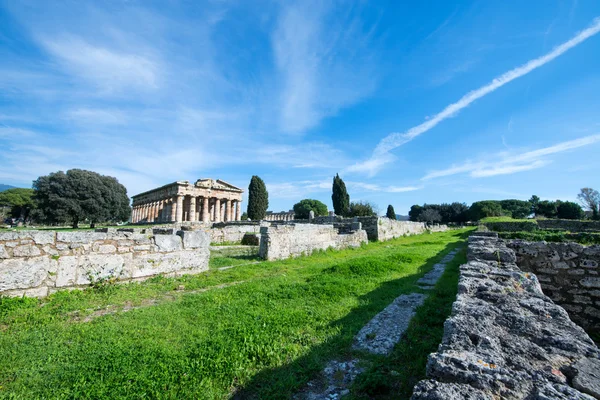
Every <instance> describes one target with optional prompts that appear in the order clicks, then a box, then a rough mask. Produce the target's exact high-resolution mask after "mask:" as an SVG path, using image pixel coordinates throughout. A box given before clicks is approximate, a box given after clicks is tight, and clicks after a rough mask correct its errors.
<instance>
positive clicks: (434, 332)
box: [352, 250, 467, 399]
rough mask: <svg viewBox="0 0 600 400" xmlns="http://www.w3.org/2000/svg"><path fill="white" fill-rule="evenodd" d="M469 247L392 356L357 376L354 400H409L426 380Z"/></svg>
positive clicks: (450, 267)
mask: <svg viewBox="0 0 600 400" xmlns="http://www.w3.org/2000/svg"><path fill="white" fill-rule="evenodd" d="M466 261H467V260H466V252H465V250H463V251H461V252H459V253H458V254H457V256H456V258H455V259H454V260H453V261H452V262H450V263H448V266H447V267H446V271H445V272H444V274H443V275H442V277H441V278H440V280H439V281H438V283H437V285H436V287H435V290H433V291H432V294H431V295H430V296H429V297H428V298H427V299H426V300H425V303H424V304H423V306H421V307H419V308H418V309H417V312H416V314H415V316H414V317H413V319H412V320H411V323H410V325H409V327H408V329H407V330H406V332H405V334H404V336H403V337H402V340H401V341H400V343H398V344H397V345H396V347H395V348H394V350H393V351H392V353H391V354H390V355H389V356H388V357H373V359H374V361H373V365H371V366H370V367H369V369H368V370H367V371H366V372H364V373H363V374H361V375H359V377H358V378H357V380H356V382H355V384H354V387H353V390H352V398H353V399H409V398H410V396H411V395H412V390H413V387H414V385H415V384H416V383H417V382H419V381H420V380H421V379H425V378H426V376H425V367H426V364H427V356H428V355H429V354H430V353H433V352H435V351H437V348H438V345H439V344H440V342H441V341H442V336H443V333H444V321H445V320H446V319H447V318H448V317H449V316H450V312H451V311H452V303H453V302H454V300H455V299H456V293H457V290H458V275H459V266H460V265H461V264H464V263H466Z"/></svg>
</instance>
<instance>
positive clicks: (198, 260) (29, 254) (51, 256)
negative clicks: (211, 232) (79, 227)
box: [0, 229, 210, 297]
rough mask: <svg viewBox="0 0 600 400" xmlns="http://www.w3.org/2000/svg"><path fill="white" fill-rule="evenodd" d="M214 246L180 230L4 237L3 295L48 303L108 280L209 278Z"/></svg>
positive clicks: (0, 252) (0, 258)
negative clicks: (54, 296)
mask: <svg viewBox="0 0 600 400" xmlns="http://www.w3.org/2000/svg"><path fill="white" fill-rule="evenodd" d="M209 244H210V239H209V236H208V234H207V233H206V232H203V231H176V230H174V229H154V230H151V229H120V230H115V229H105V230H104V232H98V231H97V232H85V231H72V232H55V231H20V232H2V233H0V295H7V296H23V295H25V296H33V297H44V296H47V295H49V294H52V293H54V292H56V291H57V290H60V289H72V288H84V287H87V286H88V285H90V284H91V283H92V282H94V281H95V282H98V281H101V280H104V279H115V280H118V281H132V280H143V279H146V278H148V277H152V276H155V275H158V274H165V275H170V276H175V275H182V274H191V273H198V272H203V271H206V270H207V269H208V261H209V258H210V252H209V249H208V248H209Z"/></svg>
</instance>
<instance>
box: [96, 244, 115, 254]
mask: <svg viewBox="0 0 600 400" xmlns="http://www.w3.org/2000/svg"><path fill="white" fill-rule="evenodd" d="M116 251H117V248H116V247H115V246H114V245H112V244H102V245H100V246H98V253H100V254H113V253H115V252H116Z"/></svg>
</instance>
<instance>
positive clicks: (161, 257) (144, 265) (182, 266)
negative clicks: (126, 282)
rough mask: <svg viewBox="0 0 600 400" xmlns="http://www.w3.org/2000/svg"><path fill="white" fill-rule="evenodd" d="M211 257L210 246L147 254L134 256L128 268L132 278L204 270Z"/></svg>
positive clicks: (206, 268)
mask: <svg viewBox="0 0 600 400" xmlns="http://www.w3.org/2000/svg"><path fill="white" fill-rule="evenodd" d="M209 258H210V252H209V251H208V247H207V248H204V249H195V250H189V251H177V252H172V253H153V254H145V255H140V256H138V257H135V258H133V259H132V261H131V262H130V263H128V266H127V269H128V271H129V273H130V274H131V277H132V278H140V277H147V276H153V275H156V274H179V273H185V272H186V271H191V272H202V271H206V270H208V260H209Z"/></svg>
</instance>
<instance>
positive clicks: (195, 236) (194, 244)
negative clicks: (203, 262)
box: [177, 231, 210, 250]
mask: <svg viewBox="0 0 600 400" xmlns="http://www.w3.org/2000/svg"><path fill="white" fill-rule="evenodd" d="M177 235H179V236H181V239H182V241H183V248H184V249H186V250H187V249H198V248H206V247H208V246H209V245H210V236H209V235H208V234H207V233H206V232H204V231H179V232H177Z"/></svg>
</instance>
